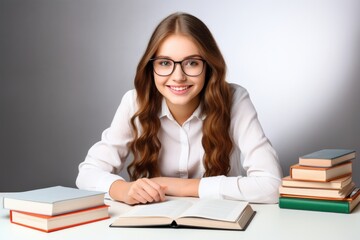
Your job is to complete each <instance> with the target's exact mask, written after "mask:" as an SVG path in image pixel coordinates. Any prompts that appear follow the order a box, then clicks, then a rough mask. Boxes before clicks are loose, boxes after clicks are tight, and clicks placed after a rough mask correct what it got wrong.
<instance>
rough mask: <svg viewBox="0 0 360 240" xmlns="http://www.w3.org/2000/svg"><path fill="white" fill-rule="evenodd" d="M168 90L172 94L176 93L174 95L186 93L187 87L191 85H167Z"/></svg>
mask: <svg viewBox="0 0 360 240" xmlns="http://www.w3.org/2000/svg"><path fill="white" fill-rule="evenodd" d="M167 87H168V88H169V89H170V91H171V92H172V93H173V94H176V95H183V94H186V93H187V92H188V91H189V89H190V88H191V87H192V85H186V86H167Z"/></svg>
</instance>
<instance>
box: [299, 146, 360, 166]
mask: <svg viewBox="0 0 360 240" xmlns="http://www.w3.org/2000/svg"><path fill="white" fill-rule="evenodd" d="M355 155H356V152H355V151H354V150H350V149H322V150H319V151H316V152H313V153H309V154H307V155H304V156H301V157H300V158H299V164H300V165H302V166H311V167H333V166H335V165H338V164H340V163H343V162H346V161H350V160H352V159H354V158H355Z"/></svg>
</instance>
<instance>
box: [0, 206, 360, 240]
mask: <svg viewBox="0 0 360 240" xmlns="http://www.w3.org/2000/svg"><path fill="white" fill-rule="evenodd" d="M106 204H109V205H110V208H109V212H110V215H111V218H110V219H108V220H103V221H99V222H95V223H91V224H86V225H82V226H77V227H73V228H68V229H64V230H60V231H56V232H52V233H43V232H40V231H36V230H33V229H29V228H26V227H22V226H18V225H16V224H11V223H10V220H9V211H8V210H5V209H2V208H1V209H0V239H1V240H17V239H26V240H32V239H36V240H41V239H61V240H65V239H76V240H81V239H86V240H90V239H106V240H111V239H116V240H120V239H121V240H123V239H134V240H135V239H144V240H145V239H156V240H160V239H166V240H170V239H171V240H172V239H196V240H205V239H206V240H211V239H219V240H224V239H286V240H289V239H290V240H293V239H301V240H303V239H306V240H307V239H309V240H311V239H326V240H332V239H334V240H335V239H336V240H340V239H354V237H356V236H357V235H358V234H359V233H358V228H359V227H360V207H359V206H358V207H357V208H356V209H355V210H354V211H353V212H352V213H351V214H340V213H326V212H315V211H300V210H288V209H280V208H279V207H278V205H277V204H251V206H252V207H253V209H254V210H255V211H256V212H257V213H256V215H255V217H254V218H253V220H252V222H251V223H250V225H249V226H248V228H247V229H246V230H245V231H226V230H207V229H189V228H188V229H187V228H179V229H173V228H110V227H109V225H110V224H111V223H112V222H113V221H114V220H115V219H116V218H117V216H119V215H120V214H121V213H123V212H125V211H127V210H129V208H130V207H129V206H127V205H125V204H121V203H117V202H112V201H106ZM0 206H1V205H0Z"/></svg>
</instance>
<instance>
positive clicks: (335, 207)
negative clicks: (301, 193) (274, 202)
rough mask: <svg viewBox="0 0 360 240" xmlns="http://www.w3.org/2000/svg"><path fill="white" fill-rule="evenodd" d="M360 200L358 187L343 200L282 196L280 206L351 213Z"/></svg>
mask: <svg viewBox="0 0 360 240" xmlns="http://www.w3.org/2000/svg"><path fill="white" fill-rule="evenodd" d="M359 202H360V190H359V188H356V189H355V190H354V191H353V192H352V193H351V195H350V196H349V197H348V198H345V199H343V200H331V199H315V198H298V197H295V196H288V195H287V196H281V197H280V198H279V207H280V208H286V209H297V210H310V211H321V212H335V213H351V212H352V211H353V210H354V208H355V207H356V206H357V205H358V204H359Z"/></svg>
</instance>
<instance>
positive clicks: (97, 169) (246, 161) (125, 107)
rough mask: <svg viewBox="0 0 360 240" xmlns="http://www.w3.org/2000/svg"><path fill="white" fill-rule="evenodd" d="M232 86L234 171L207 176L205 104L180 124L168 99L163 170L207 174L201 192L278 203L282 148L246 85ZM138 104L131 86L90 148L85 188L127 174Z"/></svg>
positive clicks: (82, 173)
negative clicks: (265, 128) (268, 130)
mask: <svg viewBox="0 0 360 240" xmlns="http://www.w3.org/2000/svg"><path fill="white" fill-rule="evenodd" d="M231 88H232V90H233V92H234V95H233V105H232V109H231V127H230V135H231V137H232V140H233V144H234V145H233V151H232V153H231V156H230V166H231V170H230V172H229V173H228V175H227V176H215V177H203V174H204V172H205V169H204V166H203V162H202V160H203V155H204V149H203V147H202V144H201V139H202V124H203V120H204V118H205V116H203V115H202V114H201V107H198V108H197V109H196V110H195V111H194V113H193V114H192V116H191V117H190V118H189V119H188V120H187V121H186V122H185V123H184V124H183V125H182V126H180V125H179V124H178V123H177V122H176V121H175V119H174V118H173V116H172V115H171V113H170V111H169V109H168V107H167V105H166V102H165V100H163V103H162V108H161V111H160V113H159V118H160V122H161V128H160V130H159V133H158V138H159V140H160V142H161V150H160V154H159V160H158V161H159V166H160V172H161V176H164V177H165V176H166V177H178V178H201V180H200V185H199V197H200V198H220V199H222V198H223V199H235V200H244V201H249V202H262V203H275V202H277V201H278V198H279V193H278V188H279V185H280V184H281V177H282V173H281V168H280V165H279V160H278V157H277V154H276V152H275V150H274V148H273V147H272V146H271V144H270V142H269V140H268V139H267V138H266V136H265V134H264V132H263V129H262V127H261V125H260V123H259V120H258V118H257V113H256V110H255V108H254V106H253V104H252V102H251V100H250V97H249V94H248V92H247V91H246V89H244V88H243V87H241V86H239V85H235V84H231ZM136 106H137V104H136V91H135V90H130V91H128V92H127V93H126V94H125V95H124V97H123V99H122V101H121V103H120V106H119V108H118V109H117V111H116V114H115V117H114V119H113V121H112V123H111V126H110V127H109V128H108V129H106V130H105V131H104V132H103V134H102V137H101V141H99V142H97V143H96V144H94V145H93V146H92V147H91V148H90V150H89V152H88V154H87V156H86V159H85V161H84V162H82V163H81V164H80V165H79V175H78V177H77V180H76V184H77V186H78V187H79V188H83V189H89V190H100V191H105V192H107V191H109V188H110V186H111V184H112V183H113V182H114V181H116V180H118V179H123V177H121V176H119V172H120V171H121V169H123V168H124V166H125V164H126V163H125V162H126V161H127V160H130V159H128V155H129V152H130V150H129V148H128V144H129V142H131V141H132V138H133V134H132V128H131V125H130V118H131V117H132V116H133V114H134V113H135V112H136V110H137V109H136Z"/></svg>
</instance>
